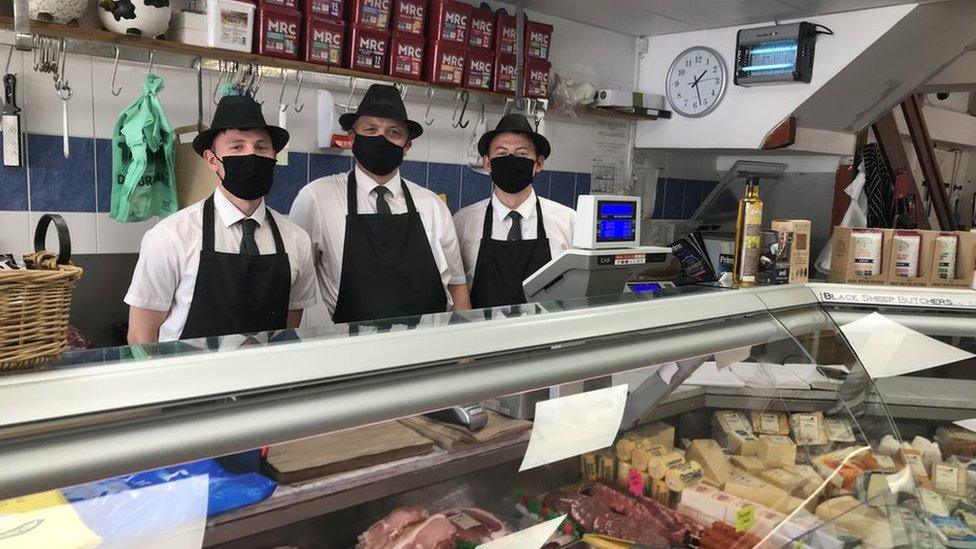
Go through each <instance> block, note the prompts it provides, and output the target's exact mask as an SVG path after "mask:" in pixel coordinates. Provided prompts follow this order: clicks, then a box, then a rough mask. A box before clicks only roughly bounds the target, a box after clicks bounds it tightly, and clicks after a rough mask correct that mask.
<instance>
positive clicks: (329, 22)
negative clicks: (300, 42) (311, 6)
mask: <svg viewBox="0 0 976 549" xmlns="http://www.w3.org/2000/svg"><path fill="white" fill-rule="evenodd" d="M303 36H304V37H305V47H304V48H303V50H302V60H303V61H308V62H309V63H319V64H321V65H331V66H333V67H341V66H342V59H343V57H342V53H343V49H344V45H345V43H346V24H345V23H343V22H342V21H335V20H334V19H331V18H326V17H320V16H311V17H309V18H307V19H305V28H304V30H303Z"/></svg>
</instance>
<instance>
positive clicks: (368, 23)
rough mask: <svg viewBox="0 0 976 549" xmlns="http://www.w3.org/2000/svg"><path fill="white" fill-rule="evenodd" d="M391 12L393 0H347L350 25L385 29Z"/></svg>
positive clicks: (387, 28) (387, 26)
mask: <svg viewBox="0 0 976 549" xmlns="http://www.w3.org/2000/svg"><path fill="white" fill-rule="evenodd" d="M392 14H393V0H349V17H348V22H349V25H350V26H352V27H358V28H364V29H373V30H380V31H386V30H389V28H390V18H391V16H392Z"/></svg>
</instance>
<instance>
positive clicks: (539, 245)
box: [471, 197, 552, 309]
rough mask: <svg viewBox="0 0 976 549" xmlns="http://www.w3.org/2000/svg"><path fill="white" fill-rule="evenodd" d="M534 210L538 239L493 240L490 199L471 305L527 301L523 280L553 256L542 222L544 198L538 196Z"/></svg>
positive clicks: (507, 303) (496, 304)
mask: <svg viewBox="0 0 976 549" xmlns="http://www.w3.org/2000/svg"><path fill="white" fill-rule="evenodd" d="M535 214H536V227H537V229H536V231H537V232H536V239H535V240H515V241H509V240H494V239H492V238H491V228H492V224H493V223H494V214H493V212H492V207H491V200H490V199H489V200H488V210H487V211H486V212H485V224H484V229H483V232H482V234H481V249H480V250H478V263H477V264H476V266H475V271H474V280H473V281H472V282H471V305H472V306H473V307H474V308H475V309H484V308H487V307H498V306H501V305H517V304H520V303H525V291H524V290H523V289H522V282H523V281H525V279H526V278H528V277H529V276H530V275H531V274H532V273H534V272H536V271H538V270H539V269H541V268H542V267H543V266H545V264H546V263H549V260H551V259H552V253H551V252H550V251H549V239H548V238H546V228H545V227H544V226H543V223H542V201H541V200H540V199H539V198H538V197H536V202H535Z"/></svg>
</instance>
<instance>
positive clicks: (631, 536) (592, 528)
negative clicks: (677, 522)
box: [543, 492, 684, 549]
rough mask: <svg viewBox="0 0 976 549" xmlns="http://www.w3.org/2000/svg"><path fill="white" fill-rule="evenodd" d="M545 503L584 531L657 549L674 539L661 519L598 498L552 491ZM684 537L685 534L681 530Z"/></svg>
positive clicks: (666, 546) (667, 546)
mask: <svg viewBox="0 0 976 549" xmlns="http://www.w3.org/2000/svg"><path fill="white" fill-rule="evenodd" d="M543 505H545V506H547V507H549V508H551V509H554V510H555V511H556V512H558V513H562V514H567V515H569V517H570V519H571V520H572V521H573V522H574V523H576V524H577V525H578V526H579V527H580V528H582V529H583V530H584V531H588V532H596V533H598V534H603V535H605V536H612V537H615V538H621V539H626V540H629V541H634V542H637V543H640V544H643V545H647V546H648V547H651V548H655V549H668V548H670V547H671V542H670V541H669V540H668V533H667V532H666V531H662V530H661V526H660V523H658V522H654V523H651V522H650V521H648V520H643V519H641V518H636V517H629V516H625V515H620V514H617V513H614V512H613V510H612V509H611V508H610V506H608V505H607V504H605V503H604V502H602V501H600V500H599V499H597V498H594V497H590V496H587V495H583V494H574V493H570V492H552V493H550V494H549V495H547V496H546V497H545V498H544V499H543ZM681 537H682V539H683V538H684V534H681Z"/></svg>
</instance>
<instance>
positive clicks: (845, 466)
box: [813, 448, 867, 493]
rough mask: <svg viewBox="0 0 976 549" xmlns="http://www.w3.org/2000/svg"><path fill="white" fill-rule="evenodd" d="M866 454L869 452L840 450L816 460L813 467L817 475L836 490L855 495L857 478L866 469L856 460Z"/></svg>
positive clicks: (851, 449)
mask: <svg viewBox="0 0 976 549" xmlns="http://www.w3.org/2000/svg"><path fill="white" fill-rule="evenodd" d="M866 452H867V450H860V449H858V448H839V449H837V450H834V451H833V452H829V453H826V454H824V455H822V456H817V457H816V458H814V460H813V466H814V468H815V469H816V470H817V473H819V474H820V476H821V477H823V478H825V479H827V480H828V481H829V482H830V483H831V484H832V485H833V486H834V488H836V489H839V490H843V491H845V492H848V493H853V492H854V489H855V488H856V486H855V485H856V483H857V477H858V476H860V475H861V473H863V472H864V469H862V468H861V467H859V466H858V464H857V460H856V458H857V457H858V456H859V455H861V454H864V453H866ZM835 471H836V474H835Z"/></svg>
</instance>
